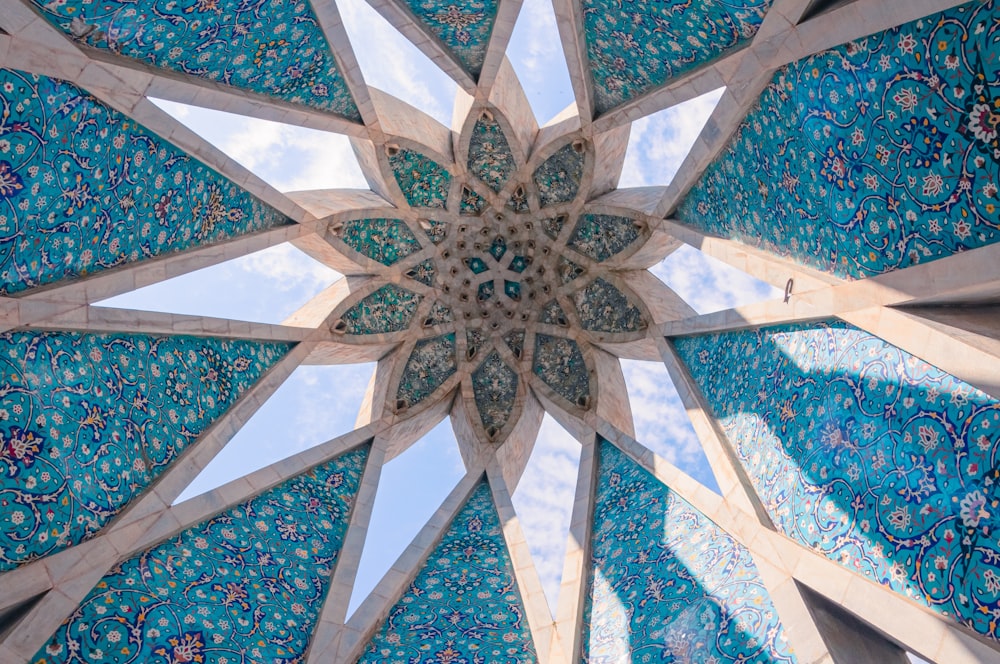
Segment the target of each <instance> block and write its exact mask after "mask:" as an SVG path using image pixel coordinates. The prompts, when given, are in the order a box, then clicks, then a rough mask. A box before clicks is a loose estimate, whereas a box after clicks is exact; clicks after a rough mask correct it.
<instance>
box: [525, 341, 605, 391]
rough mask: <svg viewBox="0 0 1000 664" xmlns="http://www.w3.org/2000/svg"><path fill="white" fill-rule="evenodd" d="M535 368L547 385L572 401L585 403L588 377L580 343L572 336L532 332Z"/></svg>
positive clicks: (588, 387)
mask: <svg viewBox="0 0 1000 664" xmlns="http://www.w3.org/2000/svg"><path fill="white" fill-rule="evenodd" d="M534 358H535V360H534V371H535V374H536V375H537V376H538V377H539V378H541V379H542V380H543V381H544V382H545V384H546V385H548V386H549V387H551V388H552V389H553V390H555V392H556V393H557V394H558V395H559V396H561V397H562V398H564V399H566V401H568V402H569V403H571V404H575V405H577V406H582V407H586V405H587V403H588V400H589V399H590V390H591V388H590V377H589V375H588V373H589V372H588V369H587V363H586V360H584V358H583V354H582V353H581V352H580V346H579V344H577V343H576V342H575V341H573V340H571V339H563V338H561V337H553V336H549V335H547V334H540V333H539V334H537V335H536V336H535V354H534Z"/></svg>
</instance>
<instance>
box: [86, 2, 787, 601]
mask: <svg viewBox="0 0 1000 664" xmlns="http://www.w3.org/2000/svg"><path fill="white" fill-rule="evenodd" d="M338 5H339V7H340V9H341V13H342V15H343V18H344V22H345V25H346V26H347V30H348V34H349V35H350V36H351V38H352V41H353V42H354V43H355V44H359V43H365V44H378V45H379V46H378V48H377V49H374V48H372V49H365V50H362V51H359V52H358V53H357V57H358V60H359V62H360V64H361V68H362V71H363V73H364V75H365V79H366V81H368V83H369V84H370V85H373V86H375V87H378V88H380V89H383V90H386V91H388V92H391V93H393V94H395V95H396V96H398V97H401V98H402V99H403V100H405V101H407V102H408V103H410V104H413V105H414V106H416V107H418V108H420V109H422V110H424V111H425V112H427V113H429V114H430V115H432V116H433V117H435V118H437V119H439V120H440V121H442V122H443V123H445V124H447V125H450V124H451V117H450V115H451V108H452V101H453V99H454V94H455V90H456V86H455V84H454V83H453V82H451V80H450V79H448V78H447V77H446V76H445V75H444V74H443V73H441V72H440V71H438V70H437V69H436V68H435V67H434V66H433V65H432V64H430V61H429V60H427V58H425V57H424V56H423V55H422V54H421V53H420V52H419V51H417V50H416V49H415V48H414V47H412V46H411V45H409V43H408V42H407V41H406V40H405V39H404V38H403V37H402V36H401V35H399V34H398V33H396V32H395V31H394V30H393V29H392V28H391V27H390V26H389V25H388V24H387V23H385V22H384V21H383V20H382V19H381V17H380V16H378V15H377V14H376V13H375V12H374V10H372V9H371V8H370V7H369V6H368V5H367V3H365V2H364V0H339V2H338ZM362 34H363V35H366V37H365V38H364V39H363V40H362V39H360V38H359V37H360V35H362ZM558 44H559V39H558V33H557V31H556V26H555V19H554V17H553V15H552V10H551V4H550V3H548V2H546V1H545V0H525V2H524V6H523V8H522V10H521V16H520V18H519V21H518V23H517V26H516V28H515V32H514V35H513V38H512V40H511V48H510V50H509V51H508V56H509V57H510V59H511V62H512V64H513V66H514V69H515V71H517V73H518V76H519V77H520V79H521V81H522V84H523V86H524V88H525V91H526V92H527V94H528V97H529V100H530V102H531V105H532V109H533V110H534V111H535V114H536V116H537V118H538V121H539V123H540V124H544V123H545V122H547V121H548V120H549V119H550V118H551V117H553V116H554V115H556V114H557V113H558V112H559V111H561V110H562V109H563V108H565V107H566V106H567V105H568V104H570V103H571V102H572V99H573V97H572V89H571V87H570V82H569V77H568V74H567V70H566V65H565V62H564V60H563V58H562V54H561V51H560V49H559V46H558ZM720 94H721V90H717V91H714V92H711V93H708V94H706V95H703V96H702V97H699V98H698V99H695V100H692V101H691V102H688V103H686V104H684V105H682V106H680V107H676V108H673V109H668V110H666V111H663V112H660V113H657V114H655V115H653V116H650V117H648V118H643V119H642V120H640V121H638V122H636V123H635V125H634V126H633V130H632V136H631V139H630V142H629V150H628V153H627V158H626V163H625V167H624V169H623V174H622V183H621V186H641V185H656V184H659V185H665V184H667V183H668V182H669V181H670V179H671V178H672V177H673V175H674V173H676V170H677V168H678V167H679V166H680V164H681V162H682V161H683V158H684V155H685V154H686V153H687V150H688V149H689V147H690V145H691V144H692V143H693V141H694V139H695V138H696V137H697V135H698V132H699V131H700V129H701V127H702V125H703V124H704V122H705V120H706V119H707V118H708V116H709V115H710V113H711V109H712V108H714V106H715V103H716V102H717V101H718V98H719V96H720ZM158 103H160V105H161V106H162V107H163V108H164V109H165V110H167V111H168V112H169V113H171V114H172V115H174V116H175V117H176V118H178V119H179V120H180V121H181V122H183V123H185V124H187V125H188V126H189V127H191V128H192V129H193V130H194V131H196V132H197V133H198V134H200V135H201V136H202V137H204V138H205V139H207V140H208V141H210V142H211V143H213V144H214V145H216V146H217V147H218V148H219V149H221V150H222V151H224V152H226V153H227V154H228V155H230V156H231V157H232V158H233V159H235V160H236V161H238V162H239V163H241V164H242V165H243V166H245V167H246V168H248V169H249V170H251V171H252V172H254V173H255V174H256V175H258V176H259V177H260V178H262V179H263V180H265V181H267V182H268V183H269V184H271V185H272V186H274V187H275V188H277V189H278V190H281V191H293V190H301V189H317V188H331V187H365V184H364V178H363V177H362V175H361V171H360V169H359V168H358V166H357V163H356V162H355V160H354V157H353V154H352V152H351V149H350V146H349V143H348V141H347V139H346V138H344V137H342V136H338V135H335V134H329V133H325V132H320V131H313V130H307V129H301V128H296V127H289V126H285V125H280V124H276V123H272V122H267V121H263V120H256V119H250V118H244V117H240V116H232V115H228V114H225V113H221V112H217V111H207V110H204V109H197V108H193V107H188V106H183V105H180V104H174V103H170V102H158ZM653 272H654V273H655V274H656V275H657V276H658V277H660V278H661V279H662V280H663V281H665V282H666V283H667V284H668V285H670V286H671V287H672V288H673V289H674V290H675V291H677V292H678V293H679V294H680V295H681V296H682V297H683V298H684V299H685V300H686V301H687V302H688V303H689V304H691V306H692V307H694V308H695V309H696V310H697V311H699V312H700V313H707V312H710V311H715V310H719V309H725V308H728V307H732V306H736V305H739V304H744V303H748V302H752V301H758V300H761V299H766V298H768V297H774V296H776V295H777V292H776V291H774V290H773V289H771V288H770V287H768V286H766V285H764V284H762V283H760V282H758V281H756V280H754V279H752V278H750V277H748V276H747V275H745V274H743V273H741V272H738V271H736V270H734V269H732V268H730V267H728V266H725V265H723V264H721V263H719V262H718V261H715V260H714V259H711V258H708V257H706V256H704V255H702V254H701V253H700V252H698V251H696V250H693V249H690V248H687V247H682V248H681V249H680V250H678V251H676V252H674V254H672V255H671V256H670V257H668V258H667V259H666V260H665V261H664V262H663V263H661V264H660V265H658V266H656V267H655V268H653ZM339 276H340V275H338V274H337V273H336V272H334V271H333V270H331V269H329V268H327V267H325V266H323V265H321V264H319V263H317V262H316V261H314V260H312V259H311V258H309V257H308V256H306V255H305V254H303V253H302V252H300V251H298V250H297V249H295V248H294V247H292V246H291V245H282V246H278V247H274V248H271V249H268V250H265V251H261V252H257V253H255V254H251V255H249V256H245V257H243V258H240V259H237V260H233V261H229V262H227V263H223V264H221V265H217V266H214V267H211V268H207V269H204V270H199V271H197V272H194V273H191V274H188V275H185V276H182V277H178V278H176V279H172V280H169V281H166V282H163V283H160V284H156V285H153V286H150V287H147V288H143V289H140V290H137V291H134V292H132V293H128V294H125V295H122V296H119V297H116V298H113V299H111V300H107V301H105V302H104V303H103V304H104V305H106V306H118V307H131V308H136V309H147V310H157V311H170V312H178V313H194V314H201V315H210V316H216V317H228V318H234V319H241V320H254V321H263V322H269V323H279V322H281V321H282V320H284V319H285V318H286V317H287V316H288V315H289V314H291V313H292V312H293V311H295V309H297V308H298V307H299V306H301V305H302V304H304V303H305V302H306V301H308V300H309V298H310V297H312V296H313V295H315V294H317V293H318V292H319V291H321V290H322V289H323V288H324V287H325V286H327V285H329V284H330V283H333V281H335V280H336V279H337V278H339ZM372 370H373V365H371V364H363V365H352V366H332V367H313V366H307V367H301V368H299V369H297V370H296V371H295V372H294V373H293V374H292V376H291V377H290V378H289V379H288V380H287V381H286V382H285V384H284V385H282V387H281V388H280V389H279V390H278V391H277V393H276V394H275V395H274V396H273V397H272V398H271V399H270V400H269V401H268V402H267V403H266V404H265V405H264V406H263V407H262V408H261V409H260V411H259V412H258V413H257V414H256V415H255V416H254V417H253V419H252V420H251V421H250V422H249V423H248V425H247V426H246V427H244V428H243V430H241V431H240V432H239V433H238V434H237V435H236V437H235V438H233V440H232V441H231V442H230V443H229V444H228V445H227V447H226V448H225V449H224V450H223V451H222V452H221V453H220V454H219V455H218V457H217V458H216V459H215V460H214V461H213V462H212V463H211V464H210V465H209V466H208V467H207V468H206V469H205V471H203V473H202V474H201V475H200V476H199V477H198V478H197V479H196V480H195V482H194V483H193V484H192V485H191V486H190V487H189V488H188V490H187V491H185V493H184V494H183V496H182V499H183V498H187V497H190V496H194V495H198V494H199V493H202V492H204V491H206V490H209V489H211V488H213V487H214V486H217V485H219V484H221V483H223V482H226V481H229V480H231V479H233V478H235V477H238V476H239V475H242V474H244V473H246V472H250V471H252V470H255V469H257V468H259V467H261V466H264V465H266V464H268V463H271V462H273V461H277V460H279V459H281V458H284V457H287V456H290V455H292V454H295V453H297V452H299V451H301V450H303V449H307V448H309V447H311V446H314V445H317V444H319V443H321V442H324V441H325V440H328V439H330V438H333V437H335V436H337V435H340V434H343V433H345V432H347V431H350V430H351V429H352V428H353V425H354V419H355V416H356V414H357V409H358V406H359V405H360V401H361V397H362V395H363V394H364V391H365V388H366V386H367V383H368V380H369V378H370V376H371V373H372ZM623 370H624V373H625V377H626V383H627V386H628V391H629V396H630V398H631V399H632V402H633V414H634V415H635V424H636V433H637V437H638V439H639V441H640V442H642V443H644V444H646V445H648V446H649V447H650V448H651V449H652V450H653V451H654V452H656V453H657V454H659V455H660V456H662V457H664V458H666V459H667V460H669V461H671V462H673V463H674V464H676V465H678V466H679V467H680V468H682V469H684V470H685V471H686V472H688V473H689V474H691V475H692V476H694V477H695V478H697V479H699V480H700V481H702V482H703V483H705V484H707V485H709V486H712V487H714V479H713V478H712V473H711V471H710V470H709V468H708V466H707V464H706V462H705V458H704V454H703V453H702V451H701V449H700V446H699V445H698V443H697V439H696V437H695V434H694V432H693V430H692V429H691V426H690V423H689V422H688V419H687V416H686V414H685V412H684V409H683V407H682V406H681V404H680V402H679V399H678V398H677V395H676V393H675V392H674V390H673V386H672V385H671V383H670V380H669V378H668V376H667V372H666V370H665V369H664V367H663V366H662V365H660V364H658V363H650V362H623ZM578 459H579V444H578V443H577V442H576V441H575V440H573V439H572V437H571V436H569V434H567V433H566V432H565V431H564V430H562V429H561V428H560V427H559V425H558V424H556V423H555V421H554V420H552V419H551V418H548V417H546V419H545V422H544V423H543V426H542V431H541V434H540V436H539V440H538V443H537V445H536V448H535V450H534V452H533V454H532V457H531V459H530V461H529V464H528V468H527V470H526V472H525V475H524V477H523V479H522V481H521V483H520V485H519V487H518V490H517V491H516V492H515V494H514V504H515V507H516V509H517V510H518V512H519V514H520V519H521V525H522V527H523V529H524V531H525V536H526V537H527V538H528V541H529V544H530V547H531V552H532V556H533V558H534V559H535V562H536V565H537V567H538V569H539V573H540V576H541V578H542V582H543V586H544V587H545V590H546V594H547V596H548V597H549V600H550V605H551V606H552V608H553V609H554V607H555V599H556V593H557V591H558V585H559V575H560V573H561V571H562V555H563V551H564V547H565V539H566V533H567V531H568V525H569V510H570V507H571V504H572V497H573V493H574V487H575V482H576V466H577V463H578ZM463 472H464V471H463V469H462V465H461V460H460V457H459V455H458V450H457V447H456V444H455V440H454V435H453V434H452V432H451V427H450V423H449V422H448V420H445V421H444V422H443V423H442V424H441V425H440V426H438V427H437V428H436V429H434V431H432V432H431V433H430V434H428V435H427V436H426V437H425V438H424V439H423V440H422V441H420V442H418V443H417V444H415V445H414V446H413V447H412V448H410V449H409V450H408V451H407V452H406V453H404V454H403V455H401V456H400V457H398V458H396V459H394V460H393V461H391V462H390V463H389V464H387V466H386V467H385V469H384V471H383V474H382V481H381V483H380V487H379V491H378V494H377V497H376V504H375V510H374V513H373V516H372V524H371V528H370V530H369V536H368V541H367V542H366V546H365V552H364V556H363V559H362V563H361V569H360V570H359V576H358V581H357V584H356V589H355V596H354V597H353V598H352V606H351V610H352V611H353V609H354V608H355V607H356V606H357V605H358V604H360V601H361V600H362V599H363V598H364V595H365V594H367V592H368V591H369V590H370V589H371V588H373V587H374V586H375V584H376V583H377V582H378V579H379V578H380V577H381V576H382V574H383V573H384V572H385V571H386V570H387V569H388V568H389V566H390V565H391V564H392V562H393V561H394V560H395V558H396V556H398V555H399V553H401V552H402V550H403V549H404V548H405V547H406V545H407V544H408V543H409V541H410V539H412V537H413V536H414V535H415V534H416V533H417V531H418V530H419V529H420V527H421V526H422V525H423V523H424V521H426V519H427V518H428V517H429V516H430V515H431V514H432V513H433V512H434V510H435V509H436V508H437V507H438V505H439V504H440V502H441V501H442V500H443V498H444V497H445V496H446V495H447V493H448V492H449V491H450V489H451V488H452V487H453V486H454V484H455V483H456V482H457V481H458V479H459V478H460V477H461V476H462V474H463Z"/></svg>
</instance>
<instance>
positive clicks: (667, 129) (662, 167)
mask: <svg viewBox="0 0 1000 664" xmlns="http://www.w3.org/2000/svg"><path fill="white" fill-rule="evenodd" d="M723 92H725V88H718V89H716V90H712V91H711V92H706V93H705V94H703V95H700V96H698V97H695V98H694V99H689V100H687V101H684V102H681V103H680V104H677V105H676V106H671V107H670V108H665V109H663V110H662V111H658V112H656V113H653V114H652V115H647V116H645V117H643V118H639V119H638V120H636V121H635V122H633V123H632V133H631V134H629V138H628V148H627V149H626V150H625V163H624V165H623V166H622V175H621V180H620V181H619V184H618V186H619V187H620V188H624V187H648V186H655V185H669V184H670V182H671V181H672V180H673V179H674V176H675V175H676V174H677V169H678V168H680V166H681V164H682V163H684V158H685V157H687V155H688V153H689V152H690V151H691V146H692V145H694V142H695V140H697V138H698V135H699V134H701V130H702V129H703V128H704V126H705V123H706V122H708V118H709V117H710V116H711V115H712V111H714V110H715V107H716V105H717V104H718V103H719V99H721V98H722V93H723Z"/></svg>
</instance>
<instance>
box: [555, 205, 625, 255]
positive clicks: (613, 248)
mask: <svg viewBox="0 0 1000 664" xmlns="http://www.w3.org/2000/svg"><path fill="white" fill-rule="evenodd" d="M640 235H641V234H640V233H639V229H638V228H637V227H636V225H635V222H633V221H632V220H631V219H629V218H628V217H617V216H614V215H609V214H585V215H582V216H581V217H580V220H579V221H578V222H576V226H575V227H574V228H573V234H572V235H571V236H570V238H569V242H567V243H566V244H567V246H569V247H570V248H571V249H574V250H576V251H578V252H580V253H581V254H583V255H584V256H587V257H588V258H591V259H593V260H595V261H597V262H602V261H606V260H608V259H609V258H611V257H612V256H614V255H615V254H618V253H621V252H622V251H625V249H627V248H628V247H629V246H630V245H631V244H632V243H634V242H635V241H636V240H638V239H639V237H640Z"/></svg>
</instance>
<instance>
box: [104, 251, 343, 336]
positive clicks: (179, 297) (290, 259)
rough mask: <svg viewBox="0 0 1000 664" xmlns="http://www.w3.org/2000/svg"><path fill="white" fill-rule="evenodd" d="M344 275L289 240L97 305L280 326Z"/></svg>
mask: <svg viewBox="0 0 1000 664" xmlns="http://www.w3.org/2000/svg"><path fill="white" fill-rule="evenodd" d="M339 278H340V274H339V273H338V272H336V271H334V270H332V269H330V268H328V267H326V266H325V265H323V264H322V263H319V262H318V261H315V260H313V259H312V258H310V257H309V256H307V255H306V254H305V253H303V252H302V251H300V250H298V249H297V248H295V247H294V246H292V245H291V244H281V245H277V246H274V247H270V248H268V249H263V250H261V251H257V252H255V253H252V254H247V255H246V256H241V257H240V258H235V259H233V260H231V261H226V262H224V263H219V264H217V265H212V266H210V267H206V268H202V269H200V270H195V271H194V272H188V273H187V274H182V275H180V276H177V277H174V278H172V279H166V280H164V281H161V282H158V283H155V284H152V285H149V286H145V287H143V288H139V289H136V290H134V291H130V292H128V293H123V294H121V295H117V296H115V297H112V298H108V299H107V300H101V301H100V302H97V303H96V306H100V307H119V308H122V309H139V310H142V311H159V312H165V313H173V314H188V315H193V316H211V317H214V318H231V319H234V320H248V321H253V322H255V323H273V324H278V323H281V322H282V321H283V320H285V319H286V318H288V317H289V316H290V315H291V314H293V313H294V312H295V311H296V310H297V309H298V308H299V307H301V306H302V305H303V304H305V303H306V302H308V301H309V299H310V298H312V297H313V296H315V295H317V294H318V293H319V292H320V291H322V290H323V289H324V288H326V287H327V286H329V285H330V284H332V283H333V282H334V281H336V280H337V279H339Z"/></svg>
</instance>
